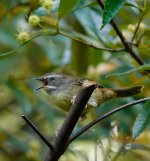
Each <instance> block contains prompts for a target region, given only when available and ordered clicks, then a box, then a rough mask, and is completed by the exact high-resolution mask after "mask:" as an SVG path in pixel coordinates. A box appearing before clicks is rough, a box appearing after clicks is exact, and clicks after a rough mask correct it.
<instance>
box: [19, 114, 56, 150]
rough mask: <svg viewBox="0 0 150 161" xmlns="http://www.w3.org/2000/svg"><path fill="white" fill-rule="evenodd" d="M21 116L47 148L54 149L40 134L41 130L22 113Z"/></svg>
mask: <svg viewBox="0 0 150 161" xmlns="http://www.w3.org/2000/svg"><path fill="white" fill-rule="evenodd" d="M22 118H23V119H24V120H25V122H26V123H27V124H28V125H29V126H30V127H31V128H32V129H33V130H34V132H35V133H36V134H37V135H38V136H39V137H40V138H41V139H42V140H43V142H44V143H45V144H46V145H47V146H48V147H49V149H50V150H52V151H54V148H53V146H52V145H51V144H50V143H49V142H48V141H47V139H46V138H45V137H44V136H43V135H42V134H41V132H40V131H39V130H38V129H37V128H36V127H35V126H34V125H33V123H32V122H31V121H30V120H29V119H28V118H27V117H26V116H24V115H23V116H22Z"/></svg>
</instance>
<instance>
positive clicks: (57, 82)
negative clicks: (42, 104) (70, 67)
mask: <svg viewBox="0 0 150 161" xmlns="http://www.w3.org/2000/svg"><path fill="white" fill-rule="evenodd" d="M36 80H38V81H41V82H42V83H43V86H41V87H39V88H37V89H36V90H39V89H44V90H45V91H46V92H47V93H48V94H49V96H50V97H49V98H50V100H51V102H52V103H53V104H54V105H56V106H57V107H59V108H61V109H63V110H64V111H69V109H70V107H71V105H72V103H73V102H74V100H75V98H76V95H77V93H78V91H79V90H80V88H81V86H82V85H83V83H84V82H85V81H89V82H90V80H88V79H85V78H84V79H83V78H79V77H74V76H70V75H65V74H56V73H48V74H45V75H43V76H42V77H39V78H36ZM92 82H93V81H92ZM141 91H142V86H135V87H130V88H123V89H112V88H105V87H103V86H101V85H98V87H97V88H96V89H95V91H94V92H93V94H92V96H91V97H90V99H89V101H88V104H87V106H86V107H85V110H84V112H83V114H85V113H87V112H88V111H90V109H91V108H95V107H97V106H99V105H101V104H103V103H104V102H105V101H108V100H110V99H112V98H116V97H129V96H133V95H136V94H139V93H141Z"/></svg>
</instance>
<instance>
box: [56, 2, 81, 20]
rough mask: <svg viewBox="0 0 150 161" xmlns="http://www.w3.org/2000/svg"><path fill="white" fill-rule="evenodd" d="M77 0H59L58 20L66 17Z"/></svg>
mask: <svg viewBox="0 0 150 161" xmlns="http://www.w3.org/2000/svg"><path fill="white" fill-rule="evenodd" d="M78 2H79V0H73V1H71V0H61V1H60V5H59V11H58V18H59V19H61V18H62V17H64V16H65V15H67V14H68V13H69V12H70V11H72V10H73V8H74V7H75V6H76V5H77V3H78Z"/></svg>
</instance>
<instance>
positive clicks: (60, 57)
mask: <svg viewBox="0 0 150 161" xmlns="http://www.w3.org/2000/svg"><path fill="white" fill-rule="evenodd" d="M98 2H101V1H100V0H97V1H96V0H84V1H83V0H74V1H69V0H61V1H59V0H55V1H54V3H53V2H52V1H51V2H49V1H48V0H47V1H44V0H42V1H41V0H39V1H29V0H26V1H24V0H17V1H10V2H9V3H8V2H7V1H5V0H2V1H1V2H0V9H1V11H0V24H1V27H0V35H1V36H0V90H1V92H0V102H1V103H0V151H1V152H0V160H3V161H8V160H10V158H11V160H12V161H15V160H20V161H24V160H29V161H30V160H31V161H33V160H34V161H39V160H44V157H45V152H46V150H47V147H46V146H45V145H44V144H43V142H42V141H40V139H39V138H38V137H36V134H34V132H33V131H32V130H31V129H30V127H28V126H27V125H26V123H25V122H24V120H23V119H22V118H21V115H23V114H24V115H27V116H28V117H29V118H30V119H31V120H32V121H33V122H34V123H35V125H36V126H37V127H38V128H39V129H40V131H41V132H42V133H43V134H44V135H45V136H46V137H47V138H48V140H50V141H51V140H53V139H54V136H55V133H56V131H57V129H59V127H60V125H61V124H62V122H63V120H64V118H65V117H66V113H64V112H63V111H61V110H60V109H58V108H55V107H53V105H52V104H51V102H50V101H49V98H48V96H47V95H46V94H45V93H44V92H43V91H42V90H41V91H39V92H34V89H35V88H37V87H38V86H39V84H38V83H37V82H36V81H35V80H34V79H32V78H35V77H37V76H41V75H43V74H45V73H48V72H62V73H67V74H72V75H78V76H81V77H88V78H90V79H92V80H96V81H98V82H100V84H102V85H103V86H106V87H111V88H120V87H128V86H135V85H144V89H143V93H142V94H140V95H137V96H135V97H130V98H124V99H113V100H111V101H109V102H106V103H105V104H103V105H102V107H101V108H97V109H96V116H101V115H102V114H104V113H105V112H108V111H110V110H111V109H113V108H116V107H118V106H120V105H122V104H125V103H127V102H133V101H134V100H136V99H140V98H144V97H149V90H150V83H149V73H148V72H149V69H150V61H149V60H150V56H149V51H150V48H149V43H148V42H149V39H150V37H149V33H150V28H149V25H150V22H149V18H150V14H149V10H148V9H149V7H150V3H149V1H148V0H141V1H139V0H135V1H123V0H117V1H116V0H114V3H112V1H111V0H105V7H104V11H103V10H102V9H101V7H102V6H101V7H100V4H99V3H98ZM66 4H67V5H66ZM30 16H37V17H38V18H39V19H38V18H37V17H36V18H37V19H38V23H37V21H36V22H35V21H34V20H33V21H32V24H34V25H33V26H32V25H31V26H30V24H31V23H29V18H30ZM37 19H36V20H37ZM111 19H113V20H114V21H115V22H116V25H117V27H118V28H119V30H120V31H121V34H122V36H123V38H124V39H122V38H119V34H120V33H118V32H116V30H114V26H113V24H112V23H111V24H110V23H109V22H110V20H111ZM30 22H31V21H30ZM111 22H112V21H111ZM100 26H103V29H102V30H100ZM22 32H26V33H27V34H28V35H26V34H25V36H29V37H23V38H24V39H22V37H20V33H22ZM18 39H19V40H18ZM19 41H20V42H19ZM131 48H132V51H131ZM133 52H134V54H136V55H137V57H140V60H141V59H142V61H143V62H145V63H144V64H142V63H141V62H140V61H139V59H138V58H137V57H135V56H134V54H133ZM136 58H137V59H136ZM149 108H150V106H149V101H148V102H146V103H145V105H143V104H139V105H136V107H135V108H130V109H126V110H123V111H121V112H119V113H117V114H114V115H113V116H112V117H110V118H107V119H105V121H103V122H100V124H97V125H96V127H93V128H91V129H90V130H89V131H88V132H87V133H84V134H83V135H82V136H81V137H79V138H78V139H77V140H76V141H74V142H73V143H72V144H71V145H70V146H69V148H68V150H67V152H66V154H65V155H64V156H63V157H62V158H61V160H76V159H77V158H78V160H81V161H84V160H88V159H89V160H90V159H91V157H92V156H94V151H97V153H98V154H104V156H103V158H102V159H103V160H107V159H108V158H107V157H106V156H109V154H110V155H111V154H112V153H113V154H112V155H111V159H110V160H117V159H118V160H133V161H134V160H135V161H137V160H139V159H140V160H144V159H145V160H146V159H147V156H149V144H150V143H149V141H148V140H150V139H149V129H148V128H149V127H148V128H147V129H146V130H145V128H146V127H147V126H148V125H149ZM89 115H90V114H89ZM136 116H137V118H136ZM90 117H91V116H89V117H88V119H86V120H85V121H83V122H81V121H80V122H79V124H78V126H76V128H75V130H74V133H75V132H77V131H78V130H79V129H80V128H81V127H83V126H84V125H85V124H86V123H88V122H90V121H91V118H90ZM115 120H117V124H118V126H117V127H118V130H117V132H118V135H117V136H114V135H113V136H114V137H112V133H113V130H112V128H110V122H112V121H115ZM135 120H136V121H135ZM133 124H134V126H133ZM132 129H133V133H132ZM131 133H132V135H131ZM138 135H140V136H139V137H137V136H138ZM102 136H104V137H102ZM132 137H133V139H134V140H135V143H131V142H132ZM136 137H137V138H136ZM104 138H107V139H104ZM99 140H100V141H99ZM104 140H109V141H108V142H107V141H106V142H107V144H109V143H111V146H110V145H107V146H108V148H106V146H105V145H106V142H105V141H104ZM103 141H104V143H102V142H103ZM89 143H91V147H89V148H90V149H91V151H93V153H92V152H91V154H89V155H88V153H89V151H87V147H88V145H89ZM95 144H96V147H97V148H95ZM102 144H103V145H102ZM115 146H117V148H116V147H115ZM77 147H78V148H77ZM110 147H111V148H110ZM113 148H114V149H115V148H116V149H117V150H116V152H114V151H111V150H112V149H113ZM136 149H138V150H141V151H140V152H139V151H137V150H136ZM132 150H133V151H132ZM122 152H125V153H126V157H127V158H126V157H124V155H122ZM107 154H108V155H107ZM148 159H149V158H148ZM91 160H92V159H91Z"/></svg>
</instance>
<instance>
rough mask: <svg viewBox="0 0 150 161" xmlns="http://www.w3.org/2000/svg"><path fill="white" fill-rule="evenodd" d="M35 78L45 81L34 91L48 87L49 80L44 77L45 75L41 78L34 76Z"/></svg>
mask: <svg viewBox="0 0 150 161" xmlns="http://www.w3.org/2000/svg"><path fill="white" fill-rule="evenodd" d="M34 79H35V80H38V81H41V82H42V83H43V85H42V86H41V87H38V88H36V89H35V90H34V91H37V90H40V89H42V88H44V87H46V86H47V84H48V82H47V80H46V79H44V77H39V78H34Z"/></svg>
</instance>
